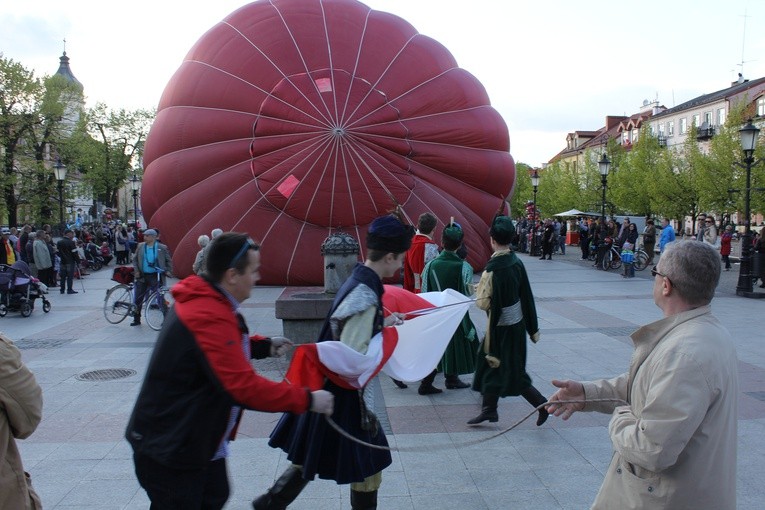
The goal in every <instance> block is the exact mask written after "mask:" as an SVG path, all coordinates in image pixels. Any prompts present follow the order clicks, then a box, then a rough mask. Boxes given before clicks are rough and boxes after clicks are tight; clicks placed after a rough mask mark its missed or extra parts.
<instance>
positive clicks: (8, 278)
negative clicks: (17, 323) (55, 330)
mask: <svg viewBox="0 0 765 510" xmlns="http://www.w3.org/2000/svg"><path fill="white" fill-rule="evenodd" d="M47 293H48V287H47V286H46V285H45V284H43V283H42V282H40V280H38V279H37V278H34V277H33V276H32V273H31V271H30V270H29V266H28V265H27V263H26V262H24V261H22V260H19V261H17V262H14V263H13V265H10V266H8V265H5V264H0V317H5V315H6V314H7V313H8V312H21V316H22V317H29V316H30V315H32V310H34V308H35V300H36V299H37V298H40V299H42V303H43V305H42V309H43V312H45V313H48V312H50V301H48V299H47V298H46V297H45V294H47Z"/></svg>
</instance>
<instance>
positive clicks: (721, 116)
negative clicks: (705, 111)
mask: <svg viewBox="0 0 765 510" xmlns="http://www.w3.org/2000/svg"><path fill="white" fill-rule="evenodd" d="M717 125H718V126H723V125H725V108H718V109H717Z"/></svg>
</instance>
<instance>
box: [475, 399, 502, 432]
mask: <svg viewBox="0 0 765 510" xmlns="http://www.w3.org/2000/svg"><path fill="white" fill-rule="evenodd" d="M498 402H499V395H483V403H482V404H481V414H479V415H478V416H476V417H475V418H473V419H472V420H469V421H468V422H467V424H468V425H478V424H479V423H483V422H485V421H487V420H488V421H489V423H496V422H497V421H499V415H498V414H497V403H498Z"/></svg>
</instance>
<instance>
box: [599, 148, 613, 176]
mask: <svg viewBox="0 0 765 510" xmlns="http://www.w3.org/2000/svg"><path fill="white" fill-rule="evenodd" d="M610 167H611V160H610V159H608V156H607V155H606V153H605V152H604V153H603V154H602V156H601V157H600V161H598V172H600V175H602V176H603V177H606V176H607V175H608V170H609V169H610Z"/></svg>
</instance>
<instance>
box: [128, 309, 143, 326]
mask: <svg viewBox="0 0 765 510" xmlns="http://www.w3.org/2000/svg"><path fill="white" fill-rule="evenodd" d="M130 325H131V326H140V325H141V312H136V313H134V314H133V322H131V323H130Z"/></svg>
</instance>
